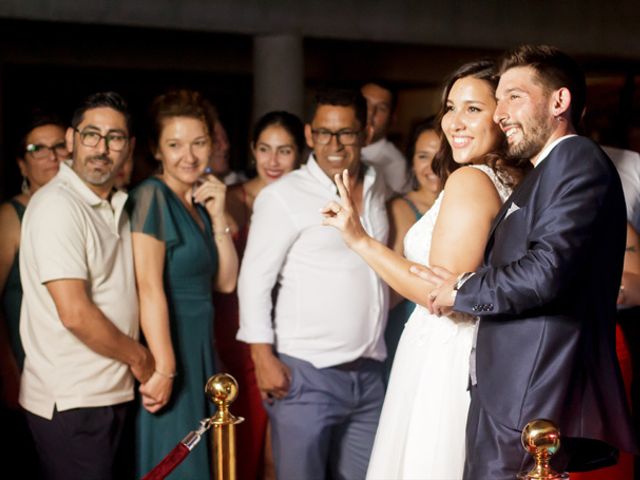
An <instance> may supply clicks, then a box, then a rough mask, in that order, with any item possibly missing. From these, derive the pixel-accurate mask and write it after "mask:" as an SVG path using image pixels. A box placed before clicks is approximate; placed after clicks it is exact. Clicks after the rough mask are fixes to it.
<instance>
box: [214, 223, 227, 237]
mask: <svg viewBox="0 0 640 480" xmlns="http://www.w3.org/2000/svg"><path fill="white" fill-rule="evenodd" d="M230 233H231V228H230V227H229V226H228V225H227V226H226V227H225V228H224V230H223V231H221V232H216V231H215V230H214V231H213V236H214V237H215V238H224V237H225V236H226V235H229V234H230Z"/></svg>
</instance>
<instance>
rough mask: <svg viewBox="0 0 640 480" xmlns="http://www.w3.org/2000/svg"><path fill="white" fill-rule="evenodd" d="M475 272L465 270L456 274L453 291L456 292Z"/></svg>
mask: <svg viewBox="0 0 640 480" xmlns="http://www.w3.org/2000/svg"><path fill="white" fill-rule="evenodd" d="M475 274H476V272H465V273H461V274H460V275H459V276H458V281H457V282H456V283H455V285H454V286H453V291H454V292H457V291H458V290H460V287H462V285H464V284H465V282H466V281H467V280H469V279H470V278H471V277H473V276H474V275H475Z"/></svg>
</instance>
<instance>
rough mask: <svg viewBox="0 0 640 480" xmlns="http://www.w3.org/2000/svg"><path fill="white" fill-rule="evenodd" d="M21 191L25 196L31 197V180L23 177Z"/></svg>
mask: <svg viewBox="0 0 640 480" xmlns="http://www.w3.org/2000/svg"><path fill="white" fill-rule="evenodd" d="M20 190H21V191H22V193H24V194H25V195H29V194H30V193H31V192H30V188H29V180H27V177H25V176H23V177H22V185H21V186H20Z"/></svg>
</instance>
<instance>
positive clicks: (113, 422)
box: [27, 404, 127, 480]
mask: <svg viewBox="0 0 640 480" xmlns="http://www.w3.org/2000/svg"><path fill="white" fill-rule="evenodd" d="M126 410H127V407H126V404H123V405H116V406H111V407H97V408H76V409H72V410H66V411H63V412H58V411H55V412H54V415H53V418H52V419H51V420H47V419H45V418H42V417H39V416H37V415H34V414H32V413H29V412H27V421H28V423H29V428H30V429H31V431H32V433H33V437H34V440H35V442H36V449H37V451H38V456H39V457H40V462H41V465H42V471H43V476H44V478H45V479H51V480H57V479H60V480H62V479H65V480H66V479H69V478H82V479H86V480H103V479H104V480H111V479H112V478H114V475H113V473H114V472H113V466H114V461H115V457H116V453H117V451H118V447H119V443H120V437H121V434H122V430H123V427H124V423H125V417H126Z"/></svg>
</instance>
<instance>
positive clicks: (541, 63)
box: [498, 45, 587, 127]
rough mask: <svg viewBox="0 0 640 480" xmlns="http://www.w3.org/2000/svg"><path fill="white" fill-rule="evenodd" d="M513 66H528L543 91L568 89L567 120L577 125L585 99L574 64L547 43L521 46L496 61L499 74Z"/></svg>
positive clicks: (582, 82)
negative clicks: (568, 114)
mask: <svg viewBox="0 0 640 480" xmlns="http://www.w3.org/2000/svg"><path fill="white" fill-rule="evenodd" d="M515 67H531V68H533V69H534V70H535V71H536V73H537V75H536V76H537V78H538V80H539V81H540V83H541V84H542V86H543V87H544V88H545V89H547V90H557V89H559V88H562V87H565V88H567V89H569V92H571V123H572V124H573V126H574V127H577V126H578V125H579V124H580V120H581V119H582V113H583V110H584V106H585V104H586V100H587V84H586V81H585V78H584V73H583V71H582V69H581V68H580V66H579V65H578V63H577V62H576V61H575V60H574V59H573V58H571V57H570V56H569V55H567V54H566V53H564V52H562V51H560V50H558V49H557V48H556V47H552V46H550V45H521V46H519V47H517V48H515V49H514V50H511V51H509V52H507V53H506V54H505V55H504V56H503V57H502V60H501V62H500V67H499V69H498V70H499V74H500V75H502V74H503V73H504V72H506V71H507V70H509V69H511V68H515Z"/></svg>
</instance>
